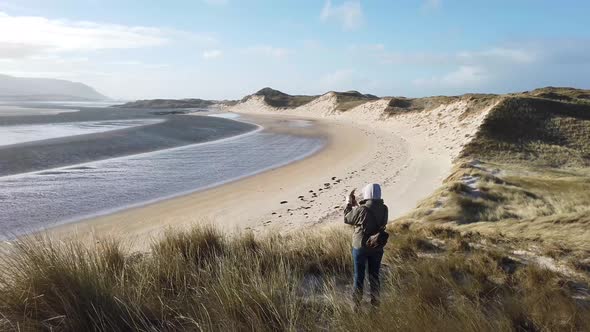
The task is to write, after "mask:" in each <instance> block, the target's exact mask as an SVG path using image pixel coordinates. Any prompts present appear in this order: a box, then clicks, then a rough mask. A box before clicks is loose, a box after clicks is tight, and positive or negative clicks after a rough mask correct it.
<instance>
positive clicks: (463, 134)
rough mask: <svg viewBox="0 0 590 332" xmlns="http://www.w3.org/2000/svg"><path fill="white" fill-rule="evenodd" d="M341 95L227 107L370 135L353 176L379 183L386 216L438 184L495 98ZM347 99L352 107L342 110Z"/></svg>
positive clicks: (410, 205)
mask: <svg viewBox="0 0 590 332" xmlns="http://www.w3.org/2000/svg"><path fill="white" fill-rule="evenodd" d="M341 95H342V94H341V93H337V92H328V93H326V94H324V95H321V96H319V97H317V98H315V99H313V100H311V101H310V102H308V103H307V104H305V105H302V106H299V107H294V108H288V107H282V108H277V107H272V106H270V105H268V104H267V103H266V102H265V100H264V98H263V97H262V96H257V95H252V96H249V97H247V98H245V99H244V100H243V101H242V102H241V103H238V104H237V105H235V106H233V107H231V108H229V110H230V111H235V112H242V113H262V114H276V113H280V114H287V115H295V116H303V117H308V118H321V119H328V120H331V121H340V122H344V123H346V124H347V125H350V126H354V127H358V128H359V129H361V130H362V132H364V133H365V134H366V135H371V136H374V138H375V141H376V142H377V143H376V144H377V147H376V150H377V151H378V153H376V154H374V155H373V157H372V159H373V160H372V163H371V164H370V165H367V167H364V169H362V170H359V172H356V173H355V174H354V179H355V180H357V179H359V178H362V179H363V182H380V183H382V184H383V185H384V196H385V197H387V200H388V202H391V203H392V204H394V208H393V209H392V211H391V213H392V217H396V216H401V215H402V214H404V213H407V212H409V211H410V210H411V209H413V208H414V207H415V206H416V203H417V202H418V201H420V200H421V199H423V198H425V197H427V196H428V195H429V194H431V193H432V192H433V191H434V190H435V189H436V188H437V187H438V186H440V185H441V183H442V180H443V179H444V178H445V177H447V176H448V175H449V174H450V171H451V169H452V166H453V160H454V159H455V158H456V157H457V156H458V155H459V153H460V152H461V150H462V148H463V146H464V145H465V144H466V143H467V142H468V141H469V140H470V138H471V137H473V135H474V134H475V133H476V132H477V129H478V127H479V124H480V123H481V122H482V121H483V119H484V117H485V116H486V114H487V112H488V111H489V109H490V108H491V107H492V106H493V105H495V103H496V102H498V100H499V98H497V97H496V96H482V97H481V98H479V97H478V96H473V95H467V96H460V97H430V98H420V99H407V98H403V100H402V98H391V97H387V98H376V97H374V96H371V95H363V94H361V93H358V92H354V93H352V92H351V93H348V94H347V95H346V99H345V100H346V101H345V102H344V103H345V104H344V107H343V106H342V105H343V104H342V100H343V99H342V98H340V96H341ZM339 98H340V99H339ZM350 103H357V104H358V105H357V106H355V107H352V108H347V105H348V106H349V105H350ZM400 150H401V151H403V153H401V154H402V155H403V157H404V158H405V159H406V160H404V161H403V164H401V165H400V163H398V162H395V163H392V159H391V158H400V154H399V153H393V152H394V151H400ZM341 199H342V198H341V197H340V195H337V196H336V197H335V199H334V200H333V201H330V202H326V204H325V206H334V205H338V204H341ZM336 217H337V216H336V215H334V218H336ZM334 218H332V219H334ZM329 219H330V218H325V220H329Z"/></svg>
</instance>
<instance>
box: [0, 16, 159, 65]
mask: <svg viewBox="0 0 590 332" xmlns="http://www.w3.org/2000/svg"><path fill="white" fill-rule="evenodd" d="M0 31H10V32H11V33H2V34H0V56H2V57H4V56H12V57H14V56H21V57H23V56H28V55H30V54H33V53H38V52H40V51H56V52H60V51H82V50H99V49H125V48H138V47H148V46H158V45H163V44H165V43H166V42H167V37H166V33H165V32H164V31H163V30H161V29H157V28H148V27H133V26H123V25H116V24H102V23H94V22H85V21H81V22H72V21H64V20H50V19H47V18H44V17H38V16H9V15H7V14H5V13H1V12H0Z"/></svg>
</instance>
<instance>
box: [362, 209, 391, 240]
mask: <svg viewBox="0 0 590 332" xmlns="http://www.w3.org/2000/svg"><path fill="white" fill-rule="evenodd" d="M364 209H365V211H367V214H368V215H370V216H371V218H373V220H374V221H375V222H376V221H377V217H375V214H374V213H373V211H371V209H369V208H367V207H364ZM387 240H389V233H387V231H386V230H385V227H382V228H380V229H379V231H378V232H377V233H376V234H373V235H371V236H369V238H368V239H367V243H366V245H367V248H370V249H381V248H383V247H385V245H386V244H387Z"/></svg>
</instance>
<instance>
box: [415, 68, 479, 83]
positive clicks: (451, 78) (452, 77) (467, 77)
mask: <svg viewBox="0 0 590 332" xmlns="http://www.w3.org/2000/svg"><path fill="white" fill-rule="evenodd" d="M488 78H489V77H488V74H487V72H486V70H485V69H484V68H482V67H477V66H460V67H459V68H458V69H457V70H454V71H452V72H450V73H447V74H445V75H443V76H440V77H432V78H428V79H421V78H419V79H415V80H413V81H412V83H413V84H414V85H416V86H420V87H428V88H432V87H473V86H477V85H479V84H481V83H485V82H486V81H487V79H488Z"/></svg>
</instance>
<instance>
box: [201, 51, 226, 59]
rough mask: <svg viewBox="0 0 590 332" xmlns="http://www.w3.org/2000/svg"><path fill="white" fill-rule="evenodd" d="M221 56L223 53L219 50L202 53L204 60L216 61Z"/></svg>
mask: <svg viewBox="0 0 590 332" xmlns="http://www.w3.org/2000/svg"><path fill="white" fill-rule="evenodd" d="M222 55H223V52H222V51H220V50H207V51H205V52H203V58H204V59H217V58H220V57H221V56H222Z"/></svg>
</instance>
